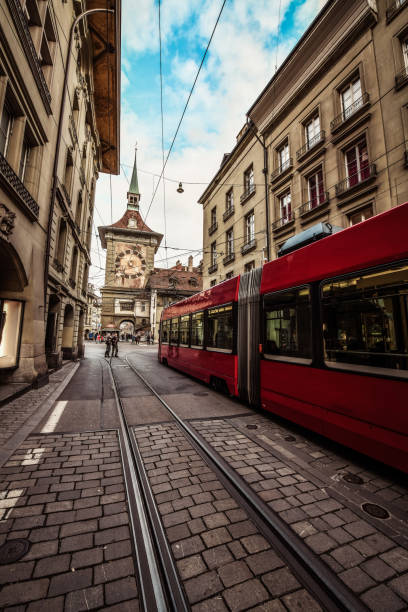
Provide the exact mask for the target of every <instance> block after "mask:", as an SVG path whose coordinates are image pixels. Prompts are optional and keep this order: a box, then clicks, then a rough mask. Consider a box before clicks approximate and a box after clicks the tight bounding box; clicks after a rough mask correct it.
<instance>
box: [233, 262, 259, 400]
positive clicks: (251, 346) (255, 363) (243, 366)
mask: <svg viewBox="0 0 408 612" xmlns="http://www.w3.org/2000/svg"><path fill="white" fill-rule="evenodd" d="M261 276H262V268H256V269H255V270H251V271H250V272H247V273H246V274H243V275H241V278H240V283H239V293H238V341H237V351H238V393H239V396H240V398H241V399H242V400H244V401H246V402H248V403H249V404H251V405H258V404H259V402H260V386H261V385H260V367H259V361H260V358H259V334H260V308H259V300H260V296H259V291H260V285H261Z"/></svg>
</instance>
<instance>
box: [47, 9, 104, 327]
mask: <svg viewBox="0 0 408 612" xmlns="http://www.w3.org/2000/svg"><path fill="white" fill-rule="evenodd" d="M93 13H115V11H114V10H113V9H108V8H94V9H88V10H87V11H84V12H83V13H81V14H80V15H78V17H77V18H76V19H75V21H74V22H73V24H72V26H71V30H70V33H69V42H68V56H67V63H66V66H65V74H64V84H63V86H62V97H61V106H60V114H59V119H60V120H59V124H58V133H57V142H56V145H55V156H54V168H53V182H52V191H51V200H50V212H49V215H48V230H47V244H46V247H45V264H44V317H45V312H46V307H47V285H48V268H49V265H50V250H51V228H52V220H53V218H54V207H55V198H56V195H57V181H58V175H57V171H58V160H59V153H60V147H61V137H62V124H63V120H64V110H65V101H66V97H67V84H68V75H69V68H70V65H71V55H72V54H71V49H72V43H73V40H74V32H75V28H76V26H77V25H78V23H79V22H80V21H81V20H82V19H84V17H87V16H88V15H92V14H93ZM108 78H109V76H108Z"/></svg>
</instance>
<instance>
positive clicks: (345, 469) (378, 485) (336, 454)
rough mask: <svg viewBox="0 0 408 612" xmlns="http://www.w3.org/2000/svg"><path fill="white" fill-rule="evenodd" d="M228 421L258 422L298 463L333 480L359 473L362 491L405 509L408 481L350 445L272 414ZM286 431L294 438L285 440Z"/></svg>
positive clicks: (407, 508)
mask: <svg viewBox="0 0 408 612" xmlns="http://www.w3.org/2000/svg"><path fill="white" fill-rule="evenodd" d="M231 423H233V424H234V425H236V426H237V427H240V428H243V429H245V428H246V427H247V425H248V424H249V423H250V424H251V425H254V424H255V425H257V426H258V428H259V429H261V430H262V434H263V435H266V436H268V438H269V440H268V443H269V444H271V443H272V445H273V446H274V447H275V448H276V447H281V448H282V447H283V449H287V450H288V451H289V452H290V453H291V454H294V458H295V459H297V460H298V461H299V463H302V464H307V466H308V468H310V469H312V470H315V471H316V473H317V472H318V473H319V475H320V477H321V478H326V479H327V480H333V479H337V478H339V477H342V476H343V475H345V474H354V475H356V476H359V477H360V478H361V480H362V483H361V491H363V492H364V493H366V494H373V495H375V496H376V497H377V500H376V502H377V503H380V504H381V503H382V504H386V505H387V507H388V506H389V505H390V506H391V507H394V508H395V509H399V511H402V512H403V513H408V485H406V486H403V484H402V483H401V482H399V481H401V478H400V474H396V473H395V472H393V470H390V469H388V468H386V467H384V468H383V466H380V465H379V464H375V463H374V462H372V461H371V460H370V459H366V460H365V459H364V457H362V456H361V455H358V454H357V453H353V451H351V450H350V449H345V448H344V447H342V446H340V445H337V444H335V443H333V442H331V441H329V440H325V439H324V438H322V437H321V436H318V435H315V434H313V433H312V432H305V431H304V430H301V428H298V427H296V426H295V425H292V424H290V423H284V424H280V422H279V418H276V417H274V416H273V415H270V417H267V416H259V415H256V414H254V415H252V416H250V417H249V418H238V419H233V420H231ZM289 428H291V431H289ZM247 432H248V430H247ZM305 433H306V435H305ZM290 434H292V436H290ZM288 435H289V436H290V437H291V438H293V439H291V440H289V441H287V440H286V438H287V437H288ZM397 481H398V482H397Z"/></svg>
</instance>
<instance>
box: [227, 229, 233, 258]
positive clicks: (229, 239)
mask: <svg viewBox="0 0 408 612" xmlns="http://www.w3.org/2000/svg"><path fill="white" fill-rule="evenodd" d="M225 244H226V247H227V248H226V254H227V255H232V254H233V253H234V228H233V227H230V228H229V229H228V230H227V231H226V232H225Z"/></svg>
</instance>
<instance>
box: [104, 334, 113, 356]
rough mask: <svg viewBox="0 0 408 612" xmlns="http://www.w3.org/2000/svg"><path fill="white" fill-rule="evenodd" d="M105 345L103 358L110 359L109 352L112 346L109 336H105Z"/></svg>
mask: <svg viewBox="0 0 408 612" xmlns="http://www.w3.org/2000/svg"><path fill="white" fill-rule="evenodd" d="M105 344H106V349H105V357H110V351H111V346H112V338H111V337H110V336H106V340H105Z"/></svg>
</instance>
